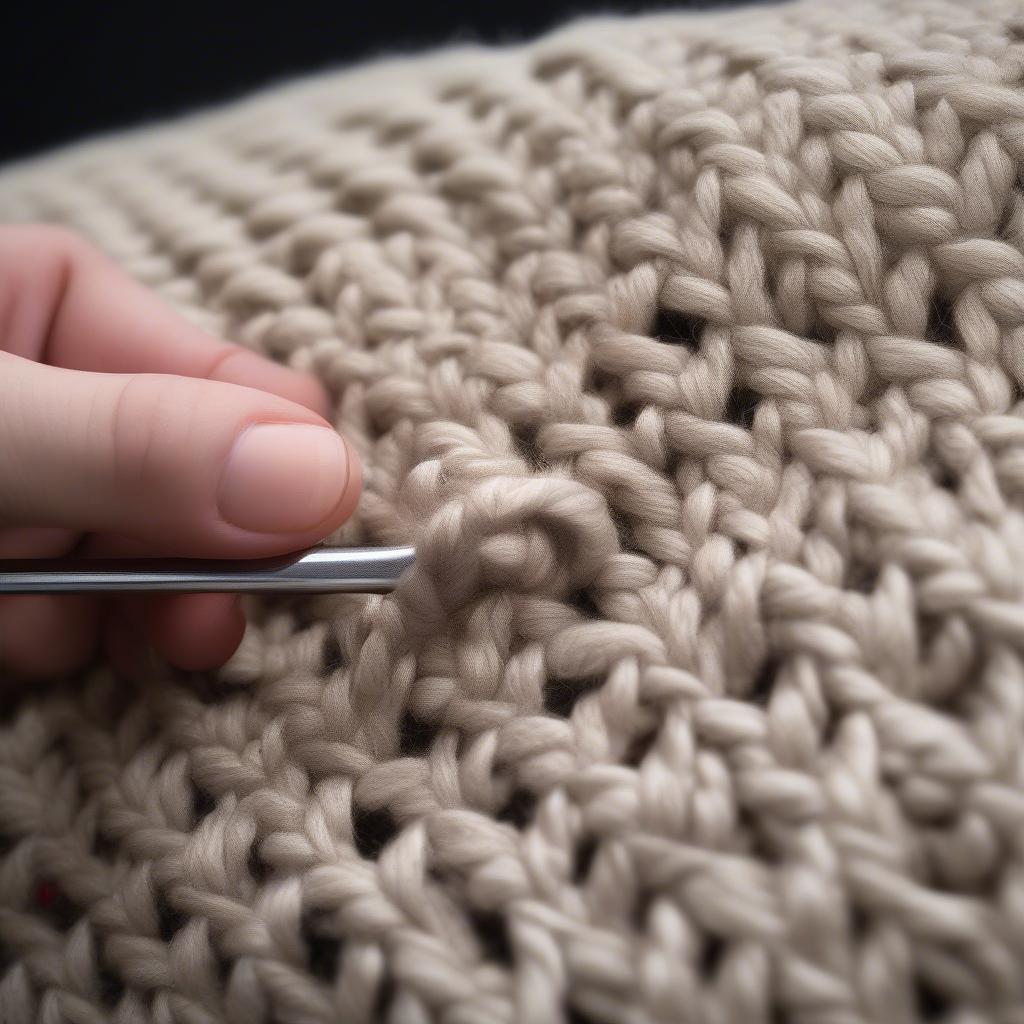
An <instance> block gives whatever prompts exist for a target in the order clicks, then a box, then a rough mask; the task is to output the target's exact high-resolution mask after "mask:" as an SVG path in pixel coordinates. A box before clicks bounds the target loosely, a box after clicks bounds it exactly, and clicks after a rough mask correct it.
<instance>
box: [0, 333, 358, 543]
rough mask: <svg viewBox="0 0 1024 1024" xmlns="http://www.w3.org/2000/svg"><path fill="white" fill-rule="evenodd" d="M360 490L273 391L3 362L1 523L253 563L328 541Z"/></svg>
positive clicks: (335, 455)
mask: <svg viewBox="0 0 1024 1024" xmlns="http://www.w3.org/2000/svg"><path fill="white" fill-rule="evenodd" d="M359 482H360V470H359V463H358V460H357V458H356V456H355V454H354V452H353V451H352V449H351V448H350V447H349V445H348V444H347V443H346V442H345V441H344V440H343V439H342V438H341V437H339V435H338V434H337V433H335V431H334V430H333V429H332V428H331V427H330V425H329V424H328V423H327V422H326V421H325V420H323V419H321V418H320V417H319V416H317V415H316V413H313V412H311V411H310V410H309V409H306V408H304V407H303V406H300V405H297V404H295V403H292V402H289V401H287V400H286V399H283V398H279V397H277V396H275V395H270V394H267V393H265V392H262V391H257V390H254V389H251V388H246V387H241V386H239V385H235V384H227V383H222V382H218V381H209V380H200V379H195V378H191V377H178V376H171V375H161V374H107V373H87V372H82V371H76V370H65V369H60V368H57V367H52V366H45V365H42V364H39V363H35V362H32V361H31V360H27V359H22V358H20V357H18V356H13V355H10V354H7V353H3V352H0V525H3V526H14V525H32V526H61V527H70V528H72V529H75V530H79V531H86V532H102V533H112V534H127V535H129V536H131V537H135V538H137V539H139V540H142V541H144V542H146V543H147V544H152V545H153V546H154V547H155V548H156V549H157V550H170V551H178V552H181V553H187V554H189V555H195V556H197V557H225V556H235V557H255V556H260V555H265V554H271V553H275V552H281V551H288V550H293V549H298V548H301V547H304V546H307V545H309V544H312V543H315V542H316V541H318V540H321V539H322V538H323V537H324V536H326V535H327V534H328V533H330V532H331V531H332V530H334V529H335V528H336V527H337V526H339V525H340V524H341V522H343V521H344V519H345V518H347V516H348V515H350V514H351V512H352V510H353V508H354V507H355V502H356V499H357V497H358V491H359Z"/></svg>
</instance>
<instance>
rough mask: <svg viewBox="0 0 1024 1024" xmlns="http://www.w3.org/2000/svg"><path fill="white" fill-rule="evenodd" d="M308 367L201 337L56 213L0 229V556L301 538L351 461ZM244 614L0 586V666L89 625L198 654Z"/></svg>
mask: <svg viewBox="0 0 1024 1024" xmlns="http://www.w3.org/2000/svg"><path fill="white" fill-rule="evenodd" d="M326 412H327V404H326V396H325V395H324V393H323V390H322V389H321V387H320V385H319V383H318V382H317V381H316V380H314V379H313V378H311V377H307V376H305V375H303V374H299V373H297V372H294V371H292V370H288V369H285V368H283V367H280V366H276V365H274V364H273V363H270V362H268V361H266V360H264V359H261V358H260V357H259V356H257V355H255V354H253V353H250V352H247V351H246V350H244V349H241V348H239V347H237V346H234V345H230V344H227V343H226V342H223V341H218V340H216V339H214V338H211V337H209V336H208V335H206V334H205V333H204V332H203V331H201V330H200V329H199V328H197V327H194V326H192V325H190V324H189V323H187V322H186V321H185V320H183V319H181V318H180V317H178V316H177V315H176V314H175V313H173V312H172V311H171V310H170V309H169V308H167V307H165V306H164V305H162V304H161V303H160V302H159V301H158V300H157V298H156V297H155V296H153V295H152V294H151V293H149V292H148V291H146V290H145V289H144V288H142V287H141V286H140V285H138V284H136V283H134V282H133V281H131V280H130V279H129V278H128V277H126V276H125V275H124V274H122V273H121V272H120V271H119V270H118V269H117V268H116V267H114V266H113V265H112V264H111V263H109V262H108V261H107V260H106V259H104V258H103V257H102V256H101V255H100V254H99V253H98V252H96V251H95V250H93V249H92V248H90V247H89V246H87V245H86V244H85V243H84V242H82V241H81V240H79V239H78V238H76V237H75V236H73V235H71V234H68V233H67V232H64V231H62V230H58V229H54V228H43V227H5V228H0V558H34V557H59V556H63V555H65V554H67V553H68V552H70V551H72V550H74V551H76V552H82V553H84V554H87V555H90V556H103V555H110V556H125V555H149V556H164V555H178V556H185V557H196V558H249V557H263V556H268V555H273V554H280V553H284V552H288V551H293V550H297V549H300V548H303V547H307V546H309V545H311V544H315V543H316V542H317V541H319V540H322V539H323V538H324V537H325V536H327V534H329V533H330V532H331V531H333V530H334V529H335V528H336V527H338V526H339V525H340V524H341V523H342V522H343V521H344V520H345V519H346V518H347V517H348V516H349V515H351V513H352V510H353V509H354V507H355V504H356V500H357V498H358V495H359V485H360V468H359V461H358V459H357V458H356V456H355V454H354V452H353V450H352V448H351V447H350V446H349V445H348V444H347V443H346V442H345V441H344V440H343V439H341V438H340V437H339V436H338V435H337V434H336V433H335V431H334V430H333V429H332V428H331V426H330V425H329V424H328V423H327V421H326V420H325V419H324V418H323V415H324V414H325V413H326ZM243 628H244V622H243V619H242V614H241V611H240V608H239V604H238V600H237V598H234V597H232V596H230V595H226V594H189V595H170V596H159V597H158V596H155V595H154V596H151V597H142V598H131V597H123V598H122V597H118V598H112V599H107V600H104V601H98V600H95V599H92V598H87V597H77V596H75V597H54V596H48V595H39V596H35V595H33V596H24V597H4V598H0V679H2V678H3V677H6V676H8V675H10V674H12V673H13V674H15V675H21V676H44V675H53V674H59V673H63V672H67V671H70V670H72V669H74V668H76V667H79V666H81V665H83V664H85V663H86V662H88V661H89V659H90V658H91V657H92V656H93V655H94V653H95V651H96V648H97V644H98V643H99V642H100V641H102V642H103V644H104V645H105V647H106V649H107V652H108V654H109V656H110V657H111V658H112V659H113V661H114V662H115V664H117V665H119V666H120V667H121V668H122V670H124V671H131V670H132V666H137V665H138V664H139V659H140V657H142V656H143V655H144V652H145V649H146V646H147V645H150V646H151V647H152V648H154V649H155V650H156V651H157V652H158V653H160V654H161V655H163V657H164V658H166V659H167V660H168V661H170V662H171V663H172V664H174V665H177V666H178V667H180V668H184V669H204V668H210V667H213V666H216V665H218V664H221V663H222V662H224V661H225V660H227V658H228V657H230V655H231V653H232V652H233V651H234V649H235V647H236V646H237V645H238V642H239V640H240V639H241V636H242V631H243Z"/></svg>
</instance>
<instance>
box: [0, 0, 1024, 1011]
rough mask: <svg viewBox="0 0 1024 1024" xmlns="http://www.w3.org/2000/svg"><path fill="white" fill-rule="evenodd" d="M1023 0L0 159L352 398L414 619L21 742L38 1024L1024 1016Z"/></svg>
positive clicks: (245, 339)
mask: <svg viewBox="0 0 1024 1024" xmlns="http://www.w3.org/2000/svg"><path fill="white" fill-rule="evenodd" d="M1022 159H1024V6H1019V5H1018V4H1017V3H1014V2H1010V3H1003V2H1000V0H994V2H984V3H981V2H979V3H967V2H957V3H942V2H913V0H910V2H899V3H892V4H887V3H882V4H880V5H876V4H874V3H870V4H868V3H853V2H851V3H847V4H836V5H835V6H823V5H821V4H818V3H814V2H812V3H805V4H802V5H800V4H798V5H796V6H783V7H779V8H774V9H772V8H767V9H757V10H751V11H746V10H739V11H733V12H729V13H724V14H722V13H720V14H715V15H701V16H696V17H692V16H675V15H673V16H658V17H654V18H641V19H638V20H632V21H626V20H607V21H599V22H593V23H584V24H579V25H575V26H571V27H569V28H568V29H566V30H563V31H562V32H560V33H558V34H556V35H554V36H552V37H551V38H549V39H547V40H544V41H542V42H541V43H539V44H536V45H531V46H528V47H524V48H517V49H511V50H498V51H493V52H490V51H484V50H481V49H470V50H460V51H452V52H445V53H441V54H439V55H436V56H433V57H430V58H427V59H420V60H411V61H402V62H390V63H384V64H380V65H375V66H372V67H368V68H366V69H363V70H356V71H353V72H345V73H341V74H335V75H330V76H327V77H321V78H317V79H315V80H312V81H307V82H304V83H300V84H298V85H292V86H289V87H287V88H283V89H279V90H277V91H274V92H271V93H269V94H266V95H263V96H259V97H257V98H256V99H254V100H251V101H248V102H246V103H243V104H241V105H235V106H233V107H231V108H229V109H227V110H223V111H220V112H215V113H212V114H208V115H205V116H202V117H198V118H191V119H188V120H185V121H184V122H181V123H178V124H172V125H169V126H164V127H160V128H158V129H151V130H147V131H144V132H141V133H133V134H129V135H127V136H124V137H121V138H115V139H110V140H100V141H98V142H94V143H90V144H88V145H84V146H79V147H76V148H74V149H72V150H70V151H66V152H64V153H60V154H57V155H55V156H52V157H46V158H42V159H39V160H36V161H33V162H30V163H27V164H22V165H20V166H16V167H12V168H9V169H8V170H6V171H5V172H4V173H3V174H0V216H2V218H3V219H5V220H41V221H52V222H60V223H64V224H67V225H70V226H72V227H73V228H75V229H77V230H78V231H80V232H82V233H83V234H84V235H86V236H88V237H89V238H91V239H92V240H93V241H95V242H96V243H97V244H98V245H99V246H100V247H101V248H102V249H104V250H105V251H106V252H107V253H109V254H110V255H111V256H113V258H114V259H116V260H117V261H118V262H119V263H120V264H122V265H123V266H124V267H125V268H126V269H127V270H128V271H129V272H131V273H132V274H134V275H135V276H137V277H138V278H139V279H141V280H142V281H144V282H146V283H147V284H148V285H151V286H152V287H153V288H154V289H155V290H156V291H157V292H158V293H159V294H160V295H162V296H163V297H164V298H165V299H167V300H168V301H170V302H171V303H173V304H175V305H176V306H177V307H179V308H180V309H181V310H183V311H184V312H185V313H186V315H188V316H191V317H193V318H195V319H196V320H198V321H199V322H200V323H202V324H204V325H206V326H208V327H209V328H210V329H211V330H213V331H215V332H217V333H218V334H220V335H223V336H226V337H229V338H233V339H236V340H238V341H240V342H242V343H244V344H247V345H249V346H251V347H253V348H255V349H258V350H259V351H261V352H264V353H267V354H269V355H270V356H272V357H274V358H276V359H280V360H283V361H285V362H287V363H289V364H291V365H293V366H295V367H299V368H303V369H308V370H311V371H312V372H314V373H316V374H317V375H319V377H320V378H321V379H322V380H323V381H324V383H325V384H326V386H327V387H328V389H329V390H330V392H331V395H332V397H333V399H334V401H335V406H334V418H335V422H336V424H337V426H338V428H339V429H340V430H343V431H344V432H345V434H346V436H347V437H348V438H349V439H351V441H352V442H353V444H354V446H355V447H356V448H357V449H358V451H359V453H360V456H361V458H362V461H363V463H364V464H365V467H366V490H365V495H364V498H363V500H362V502H361V505H360V508H359V511H358V513H357V515H356V517H355V519H354V520H353V521H352V523H351V524H349V525H348V526H346V527H345V529H344V530H343V531H342V532H341V533H340V534H339V535H338V536H336V537H334V538H332V540H334V541H335V542H339V543H361V542H370V543H397V544H404V543H414V544H415V545H416V546H417V547H418V549H419V563H418V567H417V568H416V570H415V571H414V573H413V574H412V575H411V576H410V578H409V579H408V580H407V581H405V583H403V585H402V586H401V587H400V588H399V590H398V591H396V592H395V593H394V594H391V595H387V596H349V597H323V598H315V599H314V598H307V599H300V600H291V601H288V600H284V599H277V600H264V601H254V602H253V603H252V604H250V605H249V606H248V611H249V616H250V627H249V631H248V633H247V634H246V638H245V641H244V643H243V646H242V648H241V650H240V652H239V653H238V655H237V656H236V657H235V658H234V659H233V661H232V662H231V663H230V664H229V665H228V666H227V667H226V668H225V669H224V670H223V671H221V672H220V673H217V674H213V675H211V676H209V677H187V676H183V675H175V674H174V673H172V672H171V671H170V670H166V671H158V670H154V673H153V677H152V679H151V680H150V681H149V683H148V684H146V685H143V686H142V687H141V688H138V687H133V686H132V685H131V684H129V683H128V682H126V681H124V680H120V679H117V678H115V677H114V676H113V674H112V673H111V672H110V671H109V670H108V669H107V668H104V667H103V666H100V667H98V668H96V669H95V670H94V671H92V672H91V673H89V674H88V675H87V676H86V677H85V678H82V679H77V680H72V681H65V682H64V683H63V684H58V685H56V686H55V687H50V688H43V689H40V690H39V691H37V692H36V693H34V694H33V695H31V696H29V697H27V698H26V699H24V700H23V701H21V702H20V703H18V704H17V705H16V706H14V707H11V706H10V705H9V706H8V708H7V711H6V712H5V717H4V721H3V724H2V733H0V840H2V846H0V851H2V852H0V951H2V958H0V1019H2V1020H3V1021H4V1022H5V1024H6V1022H14V1024H21V1022H29V1021H39V1022H46V1024H57V1022H62V1021H71V1022H76V1024H93V1022H99V1021H104V1020H108V1019H110V1020H113V1021H116V1022H121V1024H128V1022H143V1021H147V1022H149V1021H152V1022H158V1024H211V1022H217V1021H229V1022H233V1024H270V1022H285V1024H315V1022H323V1024H336V1022H354V1024H358V1022H365V1021H377V1020H379V1021H386V1022H389V1024H426V1022H429V1021H443V1022H448V1024H476V1022H487V1024H499V1022H512V1021H523V1022H533V1021H536V1022H547V1021H569V1022H572V1024H585V1022H592V1024H599V1022H620V1021H621V1022H631V1024H641V1022H646V1021H657V1022H677V1021H681V1022H700V1024H730V1022H764V1024H770V1022H783V1021H785V1022H789V1021H794V1022H801V1024H812V1022H814V1024H817V1022H821V1024H846V1022H854V1021H884V1022H907V1021H914V1020H925V1019H947V1020H950V1021H956V1022H961V1024H967V1022H972V1024H973V1022H980V1021H988V1020H991V1021H1006V1022H1012V1021H1017V1022H1019V1021H1022V1020H1024V1009H1022V1001H1024V661H1022V648H1024V402H1022V389H1024V255H1022V250H1024V194H1022V191H1021V166H1022Z"/></svg>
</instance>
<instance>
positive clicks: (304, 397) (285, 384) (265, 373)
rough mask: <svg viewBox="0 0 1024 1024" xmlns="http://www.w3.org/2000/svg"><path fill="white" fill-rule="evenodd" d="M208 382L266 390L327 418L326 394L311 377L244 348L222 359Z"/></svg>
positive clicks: (327, 404)
mask: <svg viewBox="0 0 1024 1024" xmlns="http://www.w3.org/2000/svg"><path fill="white" fill-rule="evenodd" d="M209 379H210V380H216V381H221V382H222V383H225V384H239V385H241V386H242V387H247V388H255V389H256V390H258V391H266V392H268V393H270V394H274V395H278V396H280V397H281V398H286V399H288V401H290V402H295V403H296V404H298V405H302V406H305V407H306V408H307V409H310V410H312V411H313V412H315V413H316V414H317V415H318V416H322V417H323V418H324V419H328V418H329V416H330V411H331V404H330V401H329V399H328V397H327V392H326V390H325V389H324V386H323V385H322V384H321V383H320V381H318V380H317V379H316V378H315V377H312V376H310V375H309V374H308V373H301V372H299V371H298V370H292V369H290V368H288V367H286V366H281V365H280V364H278V363H273V362H271V361H270V360H269V359H265V358H263V357H262V356H259V355H257V354H256V353H254V352H249V351H247V350H246V349H242V348H239V349H235V350H234V351H232V352H231V353H230V354H229V355H228V356H227V357H226V358H224V359H222V360H221V362H219V363H218V364H217V367H216V369H215V370H214V371H213V373H211V374H210V375H209Z"/></svg>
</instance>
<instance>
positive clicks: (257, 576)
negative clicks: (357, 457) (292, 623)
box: [0, 547, 416, 594]
mask: <svg viewBox="0 0 1024 1024" xmlns="http://www.w3.org/2000/svg"><path fill="white" fill-rule="evenodd" d="M415 559H416V552H415V550H414V549H413V548H328V547H320V548H310V549H309V550H308V551H301V552H297V553H295V554H291V555H284V556H282V557H280V558H264V559H258V560H257V559H253V560H250V559H233V560H225V561H218V560H214V561H202V560H198V559H162V558H158V559H143V560H139V559H26V560H18V561H11V560H6V561H5V560H3V559H0V594H112V593H126V592H132V591H135V592H138V593H154V592H165V593H184V592H186V591H195V592H205V593H255V592H260V593H273V594H289V593H302V594H335V593H357V594H383V593H386V592H387V591H389V590H393V589H394V587H395V585H396V584H397V582H398V579H399V577H400V576H401V575H402V573H403V572H405V570H406V569H408V568H409V567H410V566H411V565H412V564H413V562H414V561H415Z"/></svg>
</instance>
